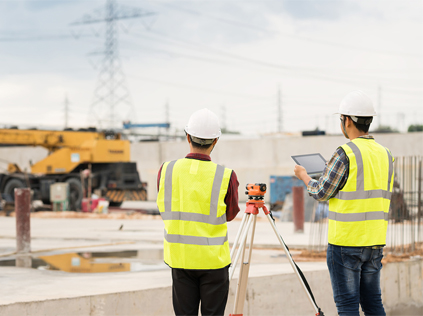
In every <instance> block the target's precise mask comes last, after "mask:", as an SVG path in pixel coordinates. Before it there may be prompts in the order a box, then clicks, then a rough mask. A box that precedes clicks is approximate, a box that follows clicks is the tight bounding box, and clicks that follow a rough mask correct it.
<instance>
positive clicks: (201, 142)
mask: <svg viewBox="0 0 423 316" xmlns="http://www.w3.org/2000/svg"><path fill="white" fill-rule="evenodd" d="M189 137H191V141H193V142H194V143H197V144H199V145H202V146H203V145H210V144H211V143H213V141H214V138H212V139H204V138H198V137H195V136H192V135H189Z"/></svg>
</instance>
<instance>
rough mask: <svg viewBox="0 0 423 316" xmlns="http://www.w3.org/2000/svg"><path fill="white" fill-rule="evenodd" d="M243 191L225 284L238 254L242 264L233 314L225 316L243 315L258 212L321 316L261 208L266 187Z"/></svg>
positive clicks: (303, 280)
mask: <svg viewBox="0 0 423 316" xmlns="http://www.w3.org/2000/svg"><path fill="white" fill-rule="evenodd" d="M246 188H247V191H246V192H245V194H247V195H248V201H247V208H246V210H245V212H244V216H243V217H242V221H241V225H240V227H239V230H238V232H237V235H236V237H235V242H234V244H233V246H232V250H231V262H232V265H231V268H230V271H229V281H230V280H232V277H233V274H234V272H235V268H236V265H237V263H238V260H239V257H240V255H241V253H242V259H241V260H242V262H241V264H240V270H239V277H238V285H237V288H236V294H235V304H234V310H233V314H229V316H242V315H243V309H244V301H245V296H246V293H247V281H248V272H249V270H250V261H251V254H252V251H253V242H254V232H255V227H256V220H257V214H258V213H259V210H260V209H262V210H263V212H264V214H265V215H266V217H267V219H268V220H269V223H270V225H271V226H272V228H273V231H274V232H275V234H276V238H277V239H278V240H279V243H280V244H281V245H282V248H283V250H284V251H285V254H286V257H287V258H288V260H289V263H290V264H291V266H292V268H293V270H294V272H295V274H296V275H297V277H298V280H299V281H300V283H301V286H302V287H303V288H304V290H305V292H306V294H307V297H308V299H309V300H310V303H311V305H312V306H313V309H314V311H315V313H316V316H324V314H323V312H322V311H321V310H320V308H319V307H318V306H317V304H316V302H315V300H314V296H313V293H312V292H311V289H310V286H309V285H308V282H307V280H306V279H305V277H304V275H303V273H302V271H301V270H300V268H299V267H298V266H297V264H296V263H295V262H294V260H293V259H292V256H291V253H290V252H289V249H288V247H287V246H286V244H285V242H284V241H283V239H282V236H281V235H280V234H279V233H278V230H277V228H276V225H275V223H274V219H273V217H272V213H271V212H270V211H268V210H267V208H266V206H265V205H264V200H263V199H264V194H265V193H266V184H264V183H256V184H247V187H246ZM250 228H251V229H252V230H251V239H250V243H249V245H248V254H247V257H248V258H247V257H246V254H245V251H246V241H247V236H248V231H249V230H250ZM238 245H239V247H238ZM237 248H238V249H237Z"/></svg>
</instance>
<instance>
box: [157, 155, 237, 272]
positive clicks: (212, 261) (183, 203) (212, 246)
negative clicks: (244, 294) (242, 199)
mask: <svg viewBox="0 0 423 316" xmlns="http://www.w3.org/2000/svg"><path fill="white" fill-rule="evenodd" d="M231 173H232V170H231V169H228V168H224V167H223V166H220V165H217V164H215V163H213V162H211V161H201V160H197V159H189V158H184V159H179V160H175V161H170V162H166V163H164V164H163V167H162V171H161V175H160V184H159V194H158V196H157V205H158V207H159V211H160V215H161V216H162V219H163V221H164V224H165V232H164V234H165V236H164V261H165V262H166V263H167V264H168V265H169V266H170V267H172V268H180V269H220V268H224V267H226V266H227V265H229V264H230V263H231V258H230V252H229V243H228V229H227V226H226V204H225V201H224V200H225V196H226V193H227V191H228V185H229V180H230V177H231Z"/></svg>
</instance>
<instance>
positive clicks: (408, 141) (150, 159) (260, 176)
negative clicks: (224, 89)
mask: <svg viewBox="0 0 423 316" xmlns="http://www.w3.org/2000/svg"><path fill="white" fill-rule="evenodd" d="M375 138H376V141H377V142H379V143H380V144H382V145H384V146H386V147H388V148H389V149H390V150H391V152H392V154H393V155H394V156H413V155H423V133H408V134H376V135H375ZM345 142H346V139H345V138H344V137H343V136H314V137H301V136H291V137H273V138H271V137H267V138H257V139H236V140H225V136H222V137H221V139H220V140H219V142H218V143H217V145H216V148H215V149H214V151H213V152H212V154H211V156H212V160H213V161H214V162H216V163H219V164H221V165H224V166H226V167H228V168H231V169H234V170H235V172H236V174H237V176H238V180H239V183H240V189H239V197H240V200H241V201H243V200H245V194H244V191H245V184H247V183H250V182H264V183H267V184H268V183H269V178H270V176H271V175H293V174H294V173H293V169H294V165H295V163H294V161H293V160H292V158H291V156H292V155H299V154H305V153H321V154H322V155H323V157H325V158H326V159H329V158H330V157H331V156H332V154H333V152H334V151H335V150H336V148H337V147H338V146H340V145H342V144H344V143H345ZM131 149H132V152H131V156H132V160H134V161H136V162H137V165H138V170H139V172H140V175H141V177H142V179H143V181H146V182H148V186H149V187H148V188H149V189H148V199H149V200H155V199H156V196H157V189H156V186H157V184H156V181H157V171H158V170H159V168H160V166H161V164H162V163H163V162H165V161H170V160H175V159H178V158H181V157H184V156H185V155H186V154H187V153H188V152H189V147H188V144H187V143H186V142H182V141H180V142H161V143H157V142H152V143H134V144H132V147H131ZM269 197H270V194H269V193H268V194H266V198H267V201H268V200H269Z"/></svg>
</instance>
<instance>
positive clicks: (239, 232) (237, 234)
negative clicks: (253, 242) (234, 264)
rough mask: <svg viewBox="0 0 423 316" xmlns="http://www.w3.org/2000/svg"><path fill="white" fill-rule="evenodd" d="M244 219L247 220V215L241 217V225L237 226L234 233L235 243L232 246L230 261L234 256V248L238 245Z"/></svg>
mask: <svg viewBox="0 0 423 316" xmlns="http://www.w3.org/2000/svg"><path fill="white" fill-rule="evenodd" d="M246 219H247V213H244V215H243V216H242V221H241V225H240V226H239V229H238V232H237V233H236V237H235V241H234V243H233V245H232V250H231V261H233V258H234V254H235V251H236V247H237V245H238V241H239V237H240V236H241V233H242V230H243V229H244V225H245V221H246Z"/></svg>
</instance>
